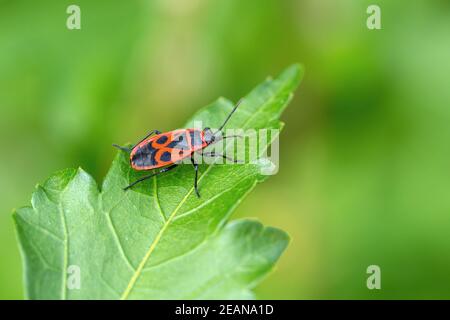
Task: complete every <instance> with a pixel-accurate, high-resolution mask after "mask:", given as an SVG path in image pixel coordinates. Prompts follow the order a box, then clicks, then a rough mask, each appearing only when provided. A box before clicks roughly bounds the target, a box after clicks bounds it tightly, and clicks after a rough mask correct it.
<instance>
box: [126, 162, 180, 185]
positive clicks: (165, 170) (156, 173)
mask: <svg viewBox="0 0 450 320" xmlns="http://www.w3.org/2000/svg"><path fill="white" fill-rule="evenodd" d="M176 166H178V165H177V164H173V165H171V166H169V167H166V168H163V169H161V170H159V171H158V172H154V173H152V174H149V175H148V176H143V177H142V178H139V179H137V180H136V181H134V182H133V183H131V184H130V185H128V186H126V187H125V188H123V190H128V189H130V188H131V187H133V186H134V185H135V184H138V183H139V182H142V181H144V180H147V179H150V178H151V177H154V176H156V175H158V174H161V173H164V172H167V171H169V170H172V169H173V168H175V167H176Z"/></svg>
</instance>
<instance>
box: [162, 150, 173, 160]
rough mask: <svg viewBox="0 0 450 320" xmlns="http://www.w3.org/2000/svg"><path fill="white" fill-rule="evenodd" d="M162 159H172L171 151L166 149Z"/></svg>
mask: <svg viewBox="0 0 450 320" xmlns="http://www.w3.org/2000/svg"><path fill="white" fill-rule="evenodd" d="M160 159H161V161H164V162H168V161H170V159H172V156H171V155H170V152H168V151H164V153H163V154H162V155H161V158H160Z"/></svg>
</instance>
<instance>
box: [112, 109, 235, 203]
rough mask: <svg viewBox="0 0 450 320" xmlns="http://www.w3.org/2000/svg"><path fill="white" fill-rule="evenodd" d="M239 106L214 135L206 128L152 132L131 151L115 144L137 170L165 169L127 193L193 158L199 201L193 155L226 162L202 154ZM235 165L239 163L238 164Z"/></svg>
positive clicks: (143, 178)
mask: <svg viewBox="0 0 450 320" xmlns="http://www.w3.org/2000/svg"><path fill="white" fill-rule="evenodd" d="M240 102H241V101H239V102H238V103H237V104H236V106H235V107H234V108H233V110H231V112H230V114H229V115H228V117H227V118H226V119H225V121H224V122H223V124H222V125H221V126H220V128H219V129H218V130H217V131H216V132H214V133H213V132H212V131H211V129H210V128H205V129H203V130H200V129H178V130H174V131H169V132H165V133H161V132H160V131H158V130H153V131H151V132H150V133H149V134H147V135H146V136H145V138H144V139H142V140H141V141H140V142H138V143H137V144H135V145H134V146H132V147H130V148H127V147H121V146H118V145H116V144H113V146H114V147H116V148H119V149H120V150H123V151H126V152H130V164H131V167H132V168H133V169H134V170H137V171H143V170H153V169H158V168H162V169H161V170H159V171H157V172H154V173H152V174H150V175H147V176H144V177H142V178H140V179H138V180H136V181H134V182H133V183H131V184H130V185H128V186H127V187H125V188H124V190H127V189H129V188H131V187H132V186H134V185H135V184H137V183H139V182H141V181H144V180H146V179H149V178H151V177H154V176H156V175H158V174H160V173H163V172H167V171H169V170H172V169H173V168H175V167H176V166H178V164H179V163H180V162H181V161H182V160H183V159H185V158H187V157H190V158H191V163H192V165H193V166H194V169H195V180H194V189H195V193H196V194H197V196H198V197H200V193H199V192H198V188H197V178H198V164H197V163H196V162H195V160H194V157H193V156H194V153H195V152H198V151H202V152H201V154H202V155H203V156H208V157H223V158H225V159H229V158H228V157H227V156H225V155H223V154H218V153H215V152H214V151H213V152H207V153H205V152H203V149H205V148H206V147H207V146H209V145H211V144H213V143H214V142H217V141H219V140H217V134H218V133H220V132H222V129H223V128H224V127H225V125H226V123H227V122H228V120H230V118H231V116H232V115H233V113H234V112H235V111H236V109H237V107H238V106H239V104H240ZM154 134H155V135H154ZM152 135H154V136H152ZM151 136H152V137H151ZM231 137H235V136H229V137H221V139H220V140H222V139H225V138H231ZM229 160H231V159H229ZM232 161H233V162H238V161H235V160H232Z"/></svg>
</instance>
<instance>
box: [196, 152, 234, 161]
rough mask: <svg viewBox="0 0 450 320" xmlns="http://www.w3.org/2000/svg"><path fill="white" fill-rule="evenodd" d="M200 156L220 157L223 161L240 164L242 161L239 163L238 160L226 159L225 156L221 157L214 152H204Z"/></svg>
mask: <svg viewBox="0 0 450 320" xmlns="http://www.w3.org/2000/svg"><path fill="white" fill-rule="evenodd" d="M202 155H204V156H207V157H222V158H224V159H227V160H230V161H233V162H234V163H242V161H240V160H235V159H232V158H230V157H227V156H226V155H223V154H220V153H215V152H214V151H212V152H204V153H202Z"/></svg>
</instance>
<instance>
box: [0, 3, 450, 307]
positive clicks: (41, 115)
mask: <svg viewBox="0 0 450 320" xmlns="http://www.w3.org/2000/svg"><path fill="white" fill-rule="evenodd" d="M374 3H375V4H378V5H380V7H381V10H382V30H368V29H367V27H366V19H367V17H368V15H367V13H366V9H367V7H368V5H369V4H374ZM69 4H77V5H79V6H80V7H81V30H72V31H70V30H68V29H67V28H66V19H67V17H68V14H67V13H66V8H67V6H68V5H69ZM294 62H301V63H303V64H304V66H305V68H306V76H305V78H304V81H303V83H302V84H301V86H300V89H299V90H298V91H297V94H296V96H295V98H294V100H293V102H292V104H291V106H290V107H289V108H288V109H287V111H286V113H285V114H284V116H283V120H284V121H285V122H286V127H285V130H284V131H283V133H282V136H281V146H280V147H281V159H280V171H279V173H278V174H277V175H276V176H273V177H271V178H270V179H269V180H268V181H267V182H265V183H264V184H262V185H259V186H258V187H257V188H256V190H255V191H254V192H253V193H251V195H250V196H249V198H247V200H246V201H244V203H243V204H242V205H241V206H240V208H239V209H238V212H237V214H236V215H235V217H236V216H241V217H242V216H251V217H257V218H259V219H260V220H262V221H263V222H264V223H265V224H268V225H273V226H277V227H280V228H282V229H284V230H286V231H288V232H289V234H290V235H291V236H292V242H291V244H290V246H289V248H288V249H287V251H286V253H285V254H284V255H283V257H282V259H281V261H280V263H279V265H278V267H277V269H276V271H275V272H274V273H272V274H271V275H270V276H269V277H268V278H267V279H266V280H265V281H264V282H263V284H262V285H260V286H259V287H258V288H257V289H256V292H257V295H258V297H259V298H267V299H272V298H275V299H283V298H287V299H312V298H318V299H322V298H338V299H341V298H375V299H377V298H450V170H449V168H450V147H449V143H450V90H449V85H450V3H449V2H448V1H430V0H428V1H425V0H416V1H405V0H404V1H387V0H386V1H364V0H361V1H358V0H353V1H350V0H338V1H336V0H304V1H301V0H246V1H239V0H217V1H207V0H154V1H143V0H141V1H123V0H122V1H116V0H114V1H113V0H108V1H106V0H101V1H100V0H97V1H87V0H85V1H82V0H77V1H62V0H60V1H49V0H46V1H43V0H41V1H39V2H37V1H19V0H2V1H0V130H1V132H0V141H1V153H0V176H1V179H0V188H1V189H0V191H1V192H0V252H1V259H0V298H3V299H12V298H22V297H23V295H22V293H23V291H22V280H21V263H20V257H19V252H18V248H17V244H16V240H15V234H14V229H13V224H12V219H11V211H12V209H13V208H15V207H20V206H22V205H26V204H27V203H29V201H30V197H31V193H32V191H33V189H34V186H35V184H36V183H37V182H40V181H43V180H44V179H45V178H46V177H48V176H49V175H50V174H51V173H52V172H54V171H56V170H59V169H62V168H66V167H77V166H82V167H83V168H84V169H85V170H87V171H88V172H90V173H91V174H92V175H93V176H94V177H95V178H96V179H97V181H101V179H102V177H103V176H104V175H105V173H106V171H107V170H108V166H109V164H110V162H111V160H112V157H113V155H114V154H115V152H116V151H115V150H113V148H112V147H111V143H113V142H116V143H124V142H127V141H130V142H131V141H136V140H137V139H138V138H140V137H142V136H143V135H144V134H145V133H146V132H148V131H149V130H150V129H155V128H157V129H160V130H170V129H174V128H177V127H178V126H179V125H181V124H182V123H183V122H184V121H185V119H187V118H188V117H189V116H190V115H191V114H192V113H193V112H194V111H195V110H197V109H198V108H199V107H202V106H204V105H206V104H208V103H209V102H211V101H213V100H214V99H216V98H217V97H219V96H225V97H228V98H230V99H233V100H235V101H236V100H237V99H238V98H240V97H241V96H242V95H244V94H246V93H247V92H248V91H250V89H251V88H253V87H254V86H255V85H257V84H258V83H259V82H261V81H262V80H263V79H264V78H265V77H266V76H268V75H276V74H278V73H279V72H280V71H281V70H282V69H284V68H285V67H286V66H288V65H290V64H291V63H294ZM372 264H376V265H379V266H380V267H381V274H382V275H381V279H382V280H381V285H382V289H381V290H373V291H371V290H368V289H367V287H366V279H367V276H368V275H367V274H366V268H367V266H369V265H372Z"/></svg>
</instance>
